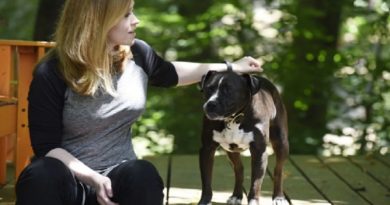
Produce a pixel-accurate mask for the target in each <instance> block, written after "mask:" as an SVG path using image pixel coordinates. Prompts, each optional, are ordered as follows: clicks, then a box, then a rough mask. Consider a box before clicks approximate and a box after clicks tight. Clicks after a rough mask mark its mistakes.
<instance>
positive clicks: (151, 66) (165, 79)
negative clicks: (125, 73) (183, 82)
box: [131, 39, 178, 87]
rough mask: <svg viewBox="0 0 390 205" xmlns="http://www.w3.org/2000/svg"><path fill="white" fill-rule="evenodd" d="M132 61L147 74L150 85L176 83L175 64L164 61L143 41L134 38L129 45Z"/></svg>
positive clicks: (164, 85) (166, 85)
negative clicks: (132, 42)
mask: <svg viewBox="0 0 390 205" xmlns="http://www.w3.org/2000/svg"><path fill="white" fill-rule="evenodd" d="M131 52H132V53H133V57H134V61H135V63H136V64H137V65H139V66H140V67H141V68H143V69H144V71H145V72H146V74H147V75H148V76H149V82H150V84H151V85H154V86H159V87H171V86H175V85H177V83H178V76H177V73H176V69H175V66H174V65H173V64H172V63H171V62H168V61H165V60H164V59H163V58H161V57H160V56H159V55H157V54H156V52H155V51H154V50H153V49H152V48H151V47H150V46H149V45H148V44H147V43H146V42H144V41H142V40H139V39H136V40H135V42H134V44H133V45H132V46H131Z"/></svg>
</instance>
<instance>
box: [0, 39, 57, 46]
mask: <svg viewBox="0 0 390 205" xmlns="http://www.w3.org/2000/svg"><path fill="white" fill-rule="evenodd" d="M0 45H12V46H31V47H38V46H39V47H48V48H50V47H53V46H54V45H55V42H48V41H23V40H0Z"/></svg>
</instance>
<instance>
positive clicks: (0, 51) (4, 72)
mask: <svg viewBox="0 0 390 205" xmlns="http://www.w3.org/2000/svg"><path fill="white" fill-rule="evenodd" d="M11 56H12V55H11V46H10V45H0V59H1V63H0V96H6V97H8V98H11V97H12V96H11V80H12V58H11Z"/></svg>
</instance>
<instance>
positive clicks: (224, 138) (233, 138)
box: [213, 123, 254, 152]
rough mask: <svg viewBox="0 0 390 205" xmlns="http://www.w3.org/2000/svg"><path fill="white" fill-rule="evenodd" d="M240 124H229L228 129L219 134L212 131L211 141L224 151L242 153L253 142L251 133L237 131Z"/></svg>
mask: <svg viewBox="0 0 390 205" xmlns="http://www.w3.org/2000/svg"><path fill="white" fill-rule="evenodd" d="M239 126H240V124H238V123H229V125H228V127H227V128H225V129H224V130H222V131H221V132H218V131H215V130H214V131H213V139H214V141H216V142H218V143H219V144H220V145H221V147H222V148H223V149H225V150H226V151H230V152H232V151H244V150H246V149H248V148H249V143H250V142H252V141H253V139H254V135H253V132H244V130H242V129H239Z"/></svg>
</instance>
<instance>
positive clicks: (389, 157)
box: [375, 154, 390, 167]
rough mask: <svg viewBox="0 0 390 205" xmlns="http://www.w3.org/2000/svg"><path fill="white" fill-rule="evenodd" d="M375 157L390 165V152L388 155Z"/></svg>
mask: <svg viewBox="0 0 390 205" xmlns="http://www.w3.org/2000/svg"><path fill="white" fill-rule="evenodd" d="M375 159H377V160H379V161H381V162H382V163H383V164H385V165H386V166H388V167H390V154H386V155H375Z"/></svg>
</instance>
